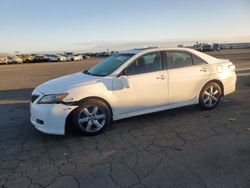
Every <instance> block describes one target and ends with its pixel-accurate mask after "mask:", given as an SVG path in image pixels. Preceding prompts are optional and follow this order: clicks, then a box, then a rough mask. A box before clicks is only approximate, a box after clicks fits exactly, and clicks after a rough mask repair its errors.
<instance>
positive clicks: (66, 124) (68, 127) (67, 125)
mask: <svg viewBox="0 0 250 188" xmlns="http://www.w3.org/2000/svg"><path fill="white" fill-rule="evenodd" d="M89 99H95V100H99V101H101V102H103V103H105V104H106V105H107V106H108V108H109V110H110V113H111V121H113V111H112V108H111V106H110V104H109V103H108V102H107V101H106V100H105V99H103V98H101V97H87V98H84V99H81V100H79V101H77V105H78V106H79V105H80V104H81V103H83V102H84V101H86V100H89ZM76 111H77V108H75V109H74V110H72V111H71V112H70V113H69V115H68V116H67V118H66V121H65V134H68V133H69V132H70V131H71V129H72V126H70V125H71V123H72V118H73V117H74V114H75V112H76Z"/></svg>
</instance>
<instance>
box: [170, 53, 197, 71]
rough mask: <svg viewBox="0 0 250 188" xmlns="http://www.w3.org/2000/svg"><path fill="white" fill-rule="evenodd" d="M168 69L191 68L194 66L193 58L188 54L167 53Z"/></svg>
mask: <svg viewBox="0 0 250 188" xmlns="http://www.w3.org/2000/svg"><path fill="white" fill-rule="evenodd" d="M166 54H167V64H168V69H176V68H183V67H190V66H192V65H193V62H192V56H191V54H189V53H186V52H166Z"/></svg>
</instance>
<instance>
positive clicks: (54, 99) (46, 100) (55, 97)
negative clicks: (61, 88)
mask: <svg viewBox="0 0 250 188" xmlns="http://www.w3.org/2000/svg"><path fill="white" fill-rule="evenodd" d="M67 95H68V93H62V94H51V95H45V96H43V97H42V98H41V99H40V101H39V104H58V103H61V102H62V100H63V99H64V98H65V97H66V96H67Z"/></svg>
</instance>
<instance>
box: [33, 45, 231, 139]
mask: <svg viewBox="0 0 250 188" xmlns="http://www.w3.org/2000/svg"><path fill="white" fill-rule="evenodd" d="M235 85H236V74H235V66H234V65H233V63H232V62H230V61H229V60H225V59H217V58H214V57H212V56H209V55H207V54H204V53H201V52H198V51H196V50H193V49H188V48H155V49H138V50H130V51H125V52H120V53H118V54H115V55H113V56H111V57H109V58H106V59H105V60H104V61H102V62H101V63H99V64H97V65H95V66H94V67H92V68H90V69H89V70H86V71H83V72H78V73H75V74H71V75H68V76H64V77H60V78H57V79H53V80H50V81H47V82H46V83H44V84H41V85H39V86H38V87H36V88H35V89H34V90H33V92H32V96H31V105H30V111H31V122H32V124H33V125H34V126H35V127H36V128H37V129H38V130H40V131H42V132H44V133H48V134H59V135H63V134H65V130H66V128H68V126H75V127H77V128H78V129H79V131H81V132H82V133H83V134H85V135H96V134H100V133H101V132H103V131H104V130H105V129H106V128H107V127H108V126H109V125H110V123H111V122H112V121H115V120H119V119H123V118H128V117H132V116H137V115H142V114H147V113H152V112H157V111H162V110H167V109H172V108H177V107H182V106H187V105H194V104H199V106H200V107H201V108H202V109H204V110H211V109H213V108H215V107H216V106H217V105H218V104H219V102H220V99H221V98H222V97H223V96H225V95H228V94H230V93H232V92H234V91H235ZM128 96H129V97H128ZM193 118H195V117H193Z"/></svg>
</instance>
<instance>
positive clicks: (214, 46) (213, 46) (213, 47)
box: [212, 43, 221, 51]
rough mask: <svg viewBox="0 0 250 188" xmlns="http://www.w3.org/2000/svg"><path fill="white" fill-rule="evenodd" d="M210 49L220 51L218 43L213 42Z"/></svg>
mask: <svg viewBox="0 0 250 188" xmlns="http://www.w3.org/2000/svg"><path fill="white" fill-rule="evenodd" d="M212 50H213V51H220V50H221V46H220V44H218V43H214V44H213V45H212Z"/></svg>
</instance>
